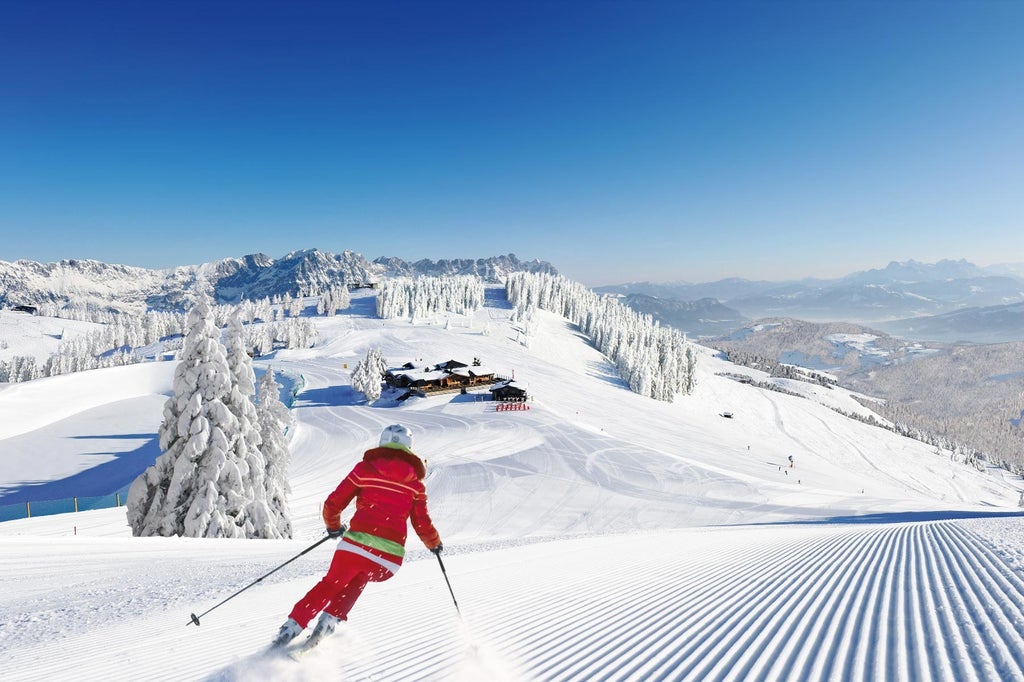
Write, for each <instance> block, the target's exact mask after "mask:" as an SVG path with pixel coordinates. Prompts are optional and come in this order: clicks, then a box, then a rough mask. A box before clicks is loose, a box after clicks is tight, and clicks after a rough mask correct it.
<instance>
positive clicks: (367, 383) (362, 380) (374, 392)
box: [352, 348, 388, 403]
mask: <svg viewBox="0 0 1024 682" xmlns="http://www.w3.org/2000/svg"><path fill="white" fill-rule="evenodd" d="M387 371H388V362H387V360H385V359H384V356H383V355H382V354H381V352H380V349H378V348H371V349H370V350H369V351H367V352H366V357H365V358H363V359H362V360H360V361H359V362H357V363H356V366H355V367H354V368H353V369H352V388H353V389H355V390H356V391H359V392H360V393H362V394H363V395H365V396H366V400H367V402H371V403H372V402H373V401H375V400H377V399H378V398H380V396H381V391H382V389H381V381H382V380H383V378H384V373H385V372H387Z"/></svg>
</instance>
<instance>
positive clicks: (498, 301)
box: [484, 287, 512, 310]
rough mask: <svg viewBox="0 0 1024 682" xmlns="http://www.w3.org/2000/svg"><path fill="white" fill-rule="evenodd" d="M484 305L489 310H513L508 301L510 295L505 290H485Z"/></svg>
mask: <svg viewBox="0 0 1024 682" xmlns="http://www.w3.org/2000/svg"><path fill="white" fill-rule="evenodd" d="M484 305H485V306H486V307H488V308H496V309H498V310H512V304H511V303H509V301H508V294H506V293H505V289H504V288H500V287H487V288H485V289H484Z"/></svg>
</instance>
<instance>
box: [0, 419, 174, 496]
mask: <svg viewBox="0 0 1024 682" xmlns="http://www.w3.org/2000/svg"><path fill="white" fill-rule="evenodd" d="M73 438H74V439H76V440H79V439H82V440H97V439H110V440H123V439H133V440H139V439H143V438H145V439H147V440H146V442H145V443H143V444H142V445H140V446H139V447H137V448H136V449H134V450H128V451H125V452H83V453H81V454H80V455H79V456H80V457H88V456H90V455H108V456H113V458H114V459H112V460H110V461H108V462H104V463H103V464H98V465H96V466H94V467H90V468H89V469H85V470H84V471H79V472H78V473H77V474H73V475H71V476H68V477H67V478H61V479H57V480H52V481H46V482H43V483H22V484H20V485H13V486H5V487H4V488H3V489H2V491H0V505H8V504H20V503H24V502H38V501H44V500H61V499H65V498H70V497H96V496H99V495H112V494H114V493H115V492H117V491H119V490H121V489H122V488H124V487H125V486H127V485H130V484H131V482H132V481H134V480H135V479H136V478H137V477H138V475H139V474H141V473H142V472H143V471H145V470H146V467H148V466H149V465H151V464H152V463H153V462H154V461H156V458H157V457H158V456H159V455H160V442H159V439H158V438H157V434H155V433H122V434H116V435H106V436H105V435H91V436H73Z"/></svg>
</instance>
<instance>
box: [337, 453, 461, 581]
mask: <svg viewBox="0 0 1024 682" xmlns="http://www.w3.org/2000/svg"><path fill="white" fill-rule="evenodd" d="M426 475H427V470H426V467H425V466H424V465H423V462H422V461H421V460H420V458H419V457H417V456H416V455H414V454H413V453H412V452H410V451H408V450H405V449H400V448H398V447H379V448H372V449H370V450H367V451H366V453H365V454H364V455H363V461H361V462H359V463H358V464H356V465H355V467H354V468H353V469H352V471H350V472H349V474H348V476H346V477H345V479H344V480H343V481H342V482H341V484H340V485H338V487H337V489H336V490H335V491H334V492H333V493H331V494H330V495H328V497H327V500H326V501H325V502H324V512H323V514H324V523H325V524H326V525H327V527H328V528H330V529H335V528H340V527H341V512H342V510H343V509H345V507H347V506H348V505H349V503H350V502H351V501H352V500H353V498H354V499H355V501H356V512H355V514H354V515H353V516H352V521H351V522H350V523H349V527H348V531H347V532H346V533H345V539H346V540H347V541H349V542H355V543H356V544H359V545H361V546H363V547H365V548H368V549H371V550H376V551H375V552H374V553H375V554H376V553H383V554H386V555H390V556H392V557H398V558H399V561H400V560H401V557H402V556H404V555H405V537H406V535H407V533H408V521H409V520H410V519H411V520H412V527H413V529H414V530H415V531H416V534H417V535H418V536H419V537H420V540H422V541H423V544H424V545H426V546H427V547H428V548H434V547H437V546H438V545H440V544H441V537H440V536H439V535H438V534H437V529H435V528H434V524H433V523H432V522H431V520H430V515H429V514H428V513H427V491H426V488H424V487H423V482H422V481H423V477H424V476H426Z"/></svg>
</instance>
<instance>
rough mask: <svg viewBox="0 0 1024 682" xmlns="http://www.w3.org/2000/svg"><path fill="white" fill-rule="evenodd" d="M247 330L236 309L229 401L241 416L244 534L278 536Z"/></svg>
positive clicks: (229, 344)
mask: <svg viewBox="0 0 1024 682" xmlns="http://www.w3.org/2000/svg"><path fill="white" fill-rule="evenodd" d="M246 338H247V334H246V331H245V328H244V327H243V326H242V320H241V317H240V316H239V315H238V314H237V313H236V314H234V315H232V316H231V318H230V319H229V320H228V328H227V332H226V334H225V337H224V341H225V346H226V351H227V352H226V356H227V362H228V369H229V370H230V371H231V393H230V394H229V395H228V397H227V400H226V403H227V406H228V409H230V410H231V413H232V414H234V415H235V418H236V419H237V420H238V434H239V435H238V439H237V440H236V441H235V445H234V453H233V454H234V459H236V460H238V461H240V462H244V463H245V465H246V466H245V467H244V468H243V467H240V470H241V471H242V472H243V479H244V483H243V485H244V488H245V496H246V498H247V500H248V503H247V505H246V510H245V516H246V521H245V535H246V537H255V538H279V537H282V536H281V534H280V532H279V530H278V529H279V527H280V525H281V524H280V523H279V521H278V519H276V518H275V513H274V511H273V509H272V508H271V506H270V504H269V502H268V498H267V487H268V486H267V480H266V470H267V463H266V461H265V458H264V454H263V452H262V448H261V444H262V442H263V438H262V436H261V429H260V424H259V416H258V415H257V412H256V405H255V403H254V402H253V397H254V396H255V394H256V374H255V372H254V371H253V368H252V359H251V358H250V357H249V353H248V346H247V344H246Z"/></svg>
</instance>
